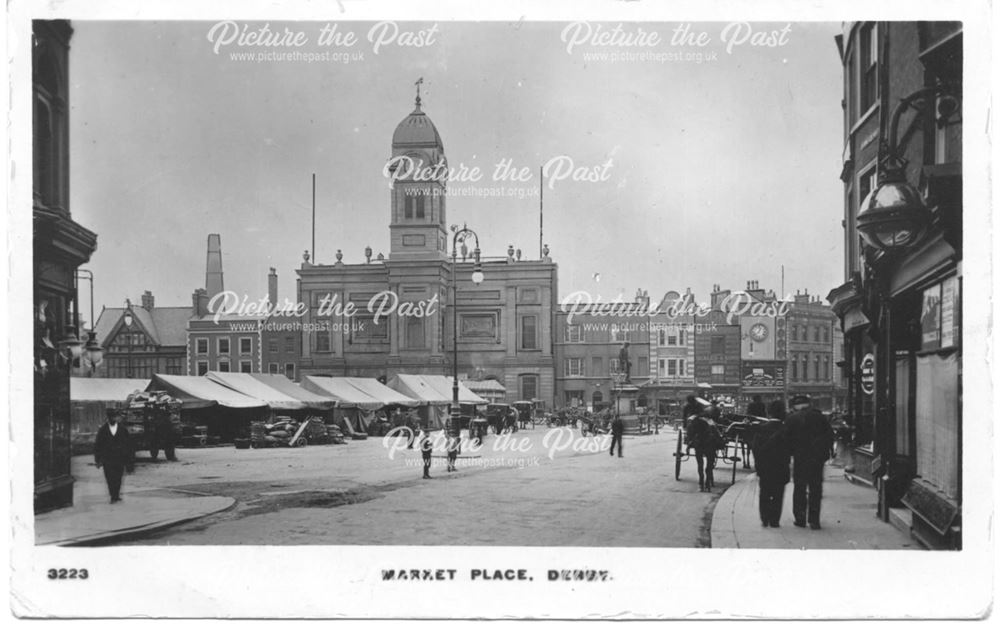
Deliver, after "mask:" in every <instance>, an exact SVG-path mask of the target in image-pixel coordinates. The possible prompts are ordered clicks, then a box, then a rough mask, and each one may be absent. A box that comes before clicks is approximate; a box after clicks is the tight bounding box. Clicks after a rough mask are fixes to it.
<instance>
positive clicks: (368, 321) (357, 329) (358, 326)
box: [351, 317, 389, 340]
mask: <svg viewBox="0 0 1000 625" xmlns="http://www.w3.org/2000/svg"><path fill="white" fill-rule="evenodd" d="M351 332H352V340H388V338H389V323H388V321H387V320H386V319H385V318H382V319H379V322H378V324H377V325H376V324H375V318H374V317H355V318H354V322H353V323H351Z"/></svg>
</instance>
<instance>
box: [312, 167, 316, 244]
mask: <svg viewBox="0 0 1000 625" xmlns="http://www.w3.org/2000/svg"><path fill="white" fill-rule="evenodd" d="M312 212H313V223H312V258H313V262H314V263H315V262H316V174H315V173H314V174H313V206H312Z"/></svg>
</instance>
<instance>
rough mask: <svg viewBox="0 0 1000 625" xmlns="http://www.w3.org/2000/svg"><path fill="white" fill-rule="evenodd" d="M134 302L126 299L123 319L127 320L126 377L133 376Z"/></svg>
mask: <svg viewBox="0 0 1000 625" xmlns="http://www.w3.org/2000/svg"><path fill="white" fill-rule="evenodd" d="M132 320H133V319H132V302H130V301H129V300H128V299H126V300H125V316H124V318H123V321H124V322H125V340H126V348H125V356H126V359H127V360H126V367H125V377H126V378H131V377H132Z"/></svg>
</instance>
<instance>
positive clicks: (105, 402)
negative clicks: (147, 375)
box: [69, 378, 149, 455]
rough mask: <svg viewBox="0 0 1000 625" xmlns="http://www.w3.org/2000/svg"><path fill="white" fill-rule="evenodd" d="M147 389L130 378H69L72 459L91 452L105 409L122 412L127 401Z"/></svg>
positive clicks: (147, 383) (141, 382)
mask: <svg viewBox="0 0 1000 625" xmlns="http://www.w3.org/2000/svg"><path fill="white" fill-rule="evenodd" d="M148 385H149V380H137V379H133V378H70V380H69V400H70V446H71V450H72V453H73V455H82V454H89V453H91V452H92V451H93V449H94V437H96V436H97V429H98V428H100V427H101V425H102V424H103V423H104V422H105V421H107V409H108V408H124V407H125V406H126V404H127V401H128V397H129V395H131V394H132V393H133V392H135V391H141V390H142V389H144V388H146V386H148Z"/></svg>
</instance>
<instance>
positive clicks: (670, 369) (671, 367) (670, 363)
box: [667, 358, 714, 378]
mask: <svg viewBox="0 0 1000 625" xmlns="http://www.w3.org/2000/svg"><path fill="white" fill-rule="evenodd" d="M713 369H714V367H713ZM667 375H668V376H669V377H671V378H673V377H676V376H677V361H676V360H674V359H673V358H670V359H668V360H667Z"/></svg>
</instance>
